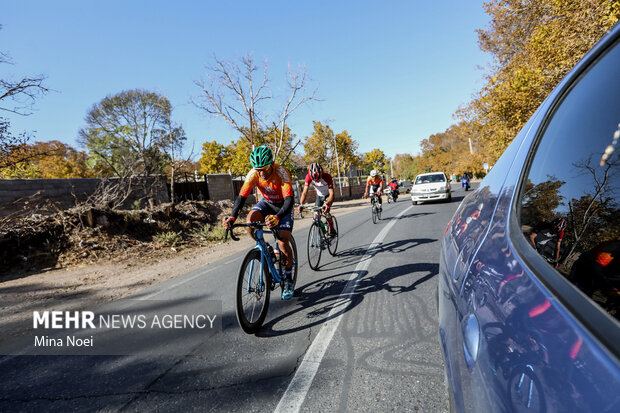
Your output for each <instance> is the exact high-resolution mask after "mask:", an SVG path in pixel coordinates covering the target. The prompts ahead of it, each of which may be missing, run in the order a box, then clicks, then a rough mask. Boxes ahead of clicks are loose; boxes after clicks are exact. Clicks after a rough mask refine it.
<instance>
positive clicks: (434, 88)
mask: <svg viewBox="0 0 620 413" xmlns="http://www.w3.org/2000/svg"><path fill="white" fill-rule="evenodd" d="M224 3H227V4H224ZM488 21H489V19H488V16H487V15H485V14H484V11H483V9H482V0H480V1H478V0H467V1H466V0H449V1H448V0H436V1H432V2H430V1H418V0H409V1H389V0H388V1H382V2H377V1H335V0H332V1H305V2H294V1H290V0H289V1H234V2H232V1H231V2H221V1H178V2H169V1H144V0H140V1H138V0H134V1H105V2H96V3H95V2H89V1H53V2H50V1H12V2H8V1H5V2H3V3H2V5H0V24H1V25H2V26H3V27H2V30H0V51H2V52H4V53H7V54H8V55H9V56H10V57H11V59H12V61H13V62H14V64H13V65H0V76H1V77H2V78H7V77H8V78H13V79H15V78H18V77H20V78H21V77H23V76H25V75H35V74H44V75H46V76H47V80H46V82H45V85H46V86H47V87H49V88H51V89H53V90H54V91H52V92H50V93H49V94H47V95H45V96H44V97H42V98H40V99H39V100H38V101H37V102H36V104H35V106H34V110H35V112H34V113H33V114H32V115H30V116H28V117H19V116H16V115H11V114H7V113H3V114H2V115H3V116H6V117H8V118H9V119H10V120H11V123H12V130H13V132H14V133H17V132H20V131H24V130H25V131H31V132H33V135H34V139H33V140H40V141H47V140H52V139H57V140H60V141H62V142H65V143H68V144H70V145H73V146H76V147H77V146H78V144H77V142H76V139H77V135H78V130H79V129H80V128H82V127H84V126H85V122H84V118H85V116H86V113H87V111H88V110H89V108H90V107H91V106H92V105H93V104H95V103H98V102H99V101H101V99H103V98H104V97H105V96H107V95H113V94H116V93H118V92H121V91H123V90H128V89H136V88H141V89H147V90H152V91H156V92H159V93H161V94H163V95H165V96H167V97H168V98H169V99H170V100H171V102H172V104H173V105H174V106H175V111H174V119H175V120H176V121H177V122H179V123H181V124H182V125H183V127H184V128H185V131H186V133H187V135H188V137H189V139H190V141H191V142H193V144H194V153H195V154H199V152H200V150H201V145H202V143H203V142H205V141H212V140H216V141H218V142H220V143H224V144H228V143H230V141H232V140H234V139H236V138H237V137H238V134H237V133H236V132H235V131H234V130H233V129H232V128H231V127H230V126H229V125H228V124H227V123H225V122H224V121H223V120H220V119H216V118H212V117H207V116H206V115H205V114H204V113H202V112H200V111H199V110H198V109H197V108H196V107H195V106H193V105H192V104H191V103H190V98H191V97H192V96H195V95H197V94H199V92H200V91H199V89H198V87H197V86H196V85H195V84H194V81H195V80H198V79H200V78H201V77H203V76H204V66H205V65H206V64H211V63H212V58H213V56H214V55H215V56H217V57H218V58H219V59H225V60H237V61H238V59H239V58H240V57H241V56H244V55H246V54H248V53H251V54H252V55H253V56H254V58H255V60H257V61H258V62H261V63H262V62H263V61H264V60H265V59H267V61H268V75H269V78H270V82H271V83H270V86H271V88H272V90H273V95H274V98H276V99H273V105H272V106H270V107H269V108H265V111H266V112H268V113H271V112H275V111H276V110H279V109H280V107H281V103H280V102H281V100H280V101H278V100H277V98H280V99H284V97H285V96H284V93H283V92H284V86H285V76H286V71H287V67H288V64H289V63H290V64H292V65H305V66H306V71H307V73H308V75H309V76H310V77H311V78H312V83H311V86H313V87H318V95H319V97H320V98H321V99H322V101H320V102H313V103H311V104H309V105H307V106H305V107H302V108H300V109H298V110H297V111H296V112H295V113H293V115H292V117H291V119H290V120H289V126H290V127H291V128H292V130H293V133H295V134H296V135H297V137H299V138H303V137H305V136H308V135H310V134H311V133H312V121H313V120H316V121H321V122H325V121H328V122H329V124H330V126H331V127H332V129H334V131H335V132H336V133H339V132H341V131H342V130H345V129H346V130H347V131H348V132H349V134H350V135H351V136H352V137H353V138H354V139H355V140H356V141H357V142H358V143H359V151H360V152H368V151H370V150H372V149H373V148H380V149H381V150H383V151H384V152H385V153H386V154H387V155H388V156H394V155H395V154H397V153H410V154H416V153H418V151H419V144H420V141H421V140H422V139H425V138H428V137H429V136H430V135H431V134H433V133H438V132H443V131H444V130H445V129H446V128H448V127H449V126H450V125H451V124H453V123H454V122H455V121H454V119H453V117H452V115H453V114H454V112H455V111H456V110H457V109H458V107H459V105H462V104H464V103H467V102H468V101H469V100H470V99H471V96H472V94H473V93H474V92H475V91H477V90H479V89H480V88H481V87H482V86H483V84H484V83H483V74H484V69H481V67H482V68H484V67H486V65H487V63H488V62H489V61H490V56H489V55H487V54H484V53H482V52H481V51H480V50H479V48H478V44H477V34H476V33H475V30H476V29H484V28H486V27H487V25H488ZM188 146H189V148H191V146H192V145H191V143H190V145H188Z"/></svg>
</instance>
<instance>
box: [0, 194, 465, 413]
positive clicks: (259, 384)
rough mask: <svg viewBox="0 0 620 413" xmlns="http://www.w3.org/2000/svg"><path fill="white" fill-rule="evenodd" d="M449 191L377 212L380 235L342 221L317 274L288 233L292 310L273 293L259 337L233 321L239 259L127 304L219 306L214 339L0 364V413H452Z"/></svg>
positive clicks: (363, 215)
mask: <svg viewBox="0 0 620 413" xmlns="http://www.w3.org/2000/svg"><path fill="white" fill-rule="evenodd" d="M453 190H454V192H453V198H452V202H451V203H430V204H423V205H417V206H412V204H411V201H410V198H409V197H407V196H403V197H401V198H400V199H399V201H398V202H397V203H395V204H388V203H387V202H385V201H384V207H383V215H382V220H381V221H380V222H379V223H377V224H373V223H372V221H371V216H370V206H369V207H368V208H367V209H361V210H357V211H355V212H353V213H349V214H346V215H341V216H340V217H339V219H338V222H339V226H340V244H339V246H338V253H337V255H336V256H335V257H331V256H330V255H329V254H324V255H323V257H322V258H321V267H320V268H319V270H318V271H313V270H311V269H310V268H309V266H308V264H307V260H306V238H307V231H308V229H307V228H304V229H300V230H297V231H294V236H295V238H296V240H297V246H298V250H299V259H300V262H301V265H300V267H299V277H298V283H297V290H298V293H297V296H296V297H295V298H293V299H292V300H290V301H286V302H284V301H281V300H280V298H279V289H277V290H275V294H272V297H271V306H270V308H269V313H268V315H267V319H266V322H265V325H264V326H263V328H262V329H261V331H260V332H259V333H258V334H257V335H246V334H245V333H243V331H242V330H241V329H240V328H239V326H238V325H237V320H236V318H235V312H234V289H235V283H236V275H237V273H238V269H239V266H240V264H241V260H242V258H243V256H244V255H245V251H244V252H242V253H240V254H236V255H233V256H230V257H228V258H226V259H223V260H221V261H219V262H216V263H214V264H212V265H210V266H209V267H205V268H202V269H200V270H197V271H194V272H191V273H188V274H185V275H182V276H180V277H177V278H175V279H172V280H169V281H167V282H164V283H161V284H158V285H156V286H153V287H151V288H149V289H147V290H145V291H143V292H141V293H140V294H138V295H137V296H136V297H135V298H138V299H157V300H170V301H174V300H185V301H196V300H204V299H209V300H221V302H222V314H221V316H222V319H221V322H222V330H221V332H218V333H217V334H215V335H213V336H211V337H208V338H207V339H206V340H194V341H192V340H191V339H189V340H188V341H187V343H185V344H186V345H185V347H186V348H185V349H184V350H183V351H182V352H181V353H182V354H181V355H170V356H157V357H154V356H151V357H149V356H7V357H2V358H0V411H63V412H65V411H240V412H241V411H243V412H248V411H261V412H262V411H275V410H276V409H280V411H291V410H296V409H298V410H300V411H304V412H306V411H308V412H315V411H316V412H319V411H352V412H353V411H355V412H357V411H373V412H376V411H387V410H396V411H414V412H415V411H420V412H444V411H447V410H448V406H447V399H446V394H445V390H444V379H443V377H444V373H443V361H442V357H441V353H440V349H439V343H438V337H437V303H436V288H437V278H436V276H437V274H438V262H439V248H440V240H441V237H442V235H443V232H444V230H445V228H446V225H447V223H448V220H449V219H450V217H451V216H452V214H453V213H454V211H455V210H456V207H457V206H458V203H459V202H460V200H461V199H462V197H463V195H464V194H465V193H464V192H463V191H462V190H461V189H460V188H458V187H457V185H453ZM360 202H362V201H360ZM363 202H368V201H363ZM305 219H310V218H305ZM179 272H183V269H182V268H181V269H179Z"/></svg>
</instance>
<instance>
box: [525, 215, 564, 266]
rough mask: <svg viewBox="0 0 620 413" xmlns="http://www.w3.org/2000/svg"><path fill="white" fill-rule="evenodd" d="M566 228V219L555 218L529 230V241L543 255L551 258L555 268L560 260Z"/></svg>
mask: <svg viewBox="0 0 620 413" xmlns="http://www.w3.org/2000/svg"><path fill="white" fill-rule="evenodd" d="M564 230H566V219H564V218H555V219H554V220H553V221H551V223H547V222H543V223H541V224H539V225H537V226H536V227H534V229H533V230H532V232H530V236H529V239H530V243H531V244H532V246H534V248H535V249H536V251H538V253H539V254H540V255H542V256H543V257H545V258H547V259H549V260H553V262H554V264H555V268H557V267H558V262H559V260H560V247H561V244H562V240H563V239H564Z"/></svg>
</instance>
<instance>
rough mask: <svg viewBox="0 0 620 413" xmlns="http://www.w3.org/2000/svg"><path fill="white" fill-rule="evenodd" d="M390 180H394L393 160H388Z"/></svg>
mask: <svg viewBox="0 0 620 413" xmlns="http://www.w3.org/2000/svg"><path fill="white" fill-rule="evenodd" d="M390 178H394V160H392V159H390Z"/></svg>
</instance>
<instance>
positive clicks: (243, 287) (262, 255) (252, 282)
mask: <svg viewBox="0 0 620 413" xmlns="http://www.w3.org/2000/svg"><path fill="white" fill-rule="evenodd" d="M265 226H266V224H265V223H264V222H252V223H247V224H242V223H240V224H233V225H232V226H231V228H230V229H229V230H226V236H225V238H227V237H228V234H230V238H232V239H233V240H234V241H239V238H237V237H236V236H235V234H234V233H233V231H232V230H233V228H236V227H250V228H252V229H254V233H255V237H256V246H255V247H254V248H252V249H251V250H250V251H248V253H247V254H246V255H245V258H244V259H243V262H242V263H241V268H240V269H239V277H238V279H237V291H236V307H237V320H238V321H239V325H240V326H241V328H242V329H243V331H245V332H246V333H248V334H254V333H256V332H257V331H258V330H259V329H260V328H261V326H262V325H263V322H264V321H265V317H266V316H267V310H268V309H269V296H270V293H271V291H272V290H274V289H275V288H276V287H277V286H278V285H279V286H280V288H282V289H283V288H284V262H282V258H283V257H281V254H280V248H279V247H278V243H277V240H278V232H277V231H265V230H263V227H265ZM265 232H266V233H272V234H273V236H274V238H275V240H276V243H275V249H274V248H273V247H272V246H271V245H270V244H269V243H268V242H267V241H266V240H265V238H264V237H263V234H264V233H265ZM290 244H291V249H292V250H293V283H294V284H296V283H297V269H298V262H299V261H298V260H297V245H296V244H295V238H293V235H292V234H291V239H290Z"/></svg>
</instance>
